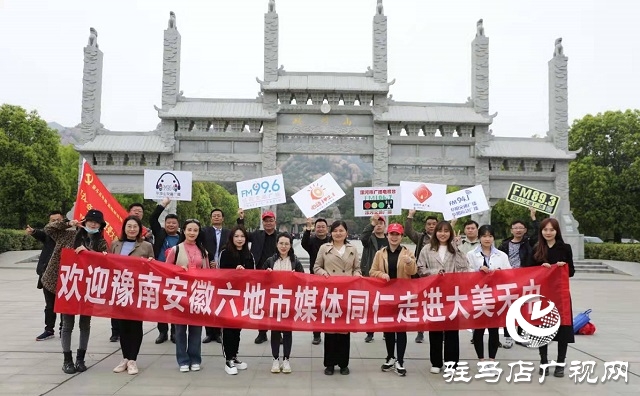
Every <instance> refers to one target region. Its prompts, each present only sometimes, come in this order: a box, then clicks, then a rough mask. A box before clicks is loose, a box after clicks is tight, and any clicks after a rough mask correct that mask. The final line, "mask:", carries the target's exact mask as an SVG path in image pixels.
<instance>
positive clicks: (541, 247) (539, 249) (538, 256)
mask: <svg viewBox="0 0 640 396" xmlns="http://www.w3.org/2000/svg"><path fill="white" fill-rule="evenodd" d="M549 224H551V226H552V227H553V228H554V229H555V230H556V243H558V242H559V243H564V240H563V239H562V232H560V224H559V223H558V220H556V219H554V218H552V217H547V218H546V219H544V220H542V221H541V222H540V228H538V243H537V244H536V247H535V248H534V253H533V258H534V259H535V260H536V261H542V262H544V261H546V260H547V253H548V252H549V245H547V240H546V239H544V237H543V236H542V230H543V229H544V228H545V227H546V226H547V225H549Z"/></svg>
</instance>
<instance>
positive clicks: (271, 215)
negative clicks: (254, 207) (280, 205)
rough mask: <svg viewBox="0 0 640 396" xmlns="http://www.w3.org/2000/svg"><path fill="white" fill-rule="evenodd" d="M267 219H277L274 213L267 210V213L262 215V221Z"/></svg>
mask: <svg viewBox="0 0 640 396" xmlns="http://www.w3.org/2000/svg"><path fill="white" fill-rule="evenodd" d="M267 217H273V218H274V219H275V218H276V215H275V213H273V212H272V211H270V210H267V211H266V212H264V213H263V214H262V220H264V219H266V218H267Z"/></svg>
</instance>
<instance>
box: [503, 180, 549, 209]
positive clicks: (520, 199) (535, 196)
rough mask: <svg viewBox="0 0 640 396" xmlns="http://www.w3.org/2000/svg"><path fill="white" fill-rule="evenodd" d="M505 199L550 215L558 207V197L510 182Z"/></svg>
mask: <svg viewBox="0 0 640 396" xmlns="http://www.w3.org/2000/svg"><path fill="white" fill-rule="evenodd" d="M507 201H509V202H512V203H514V204H517V205H521V206H526V207H527V208H534V209H535V210H537V211H538V212H543V213H547V214H550V215H552V214H554V213H555V212H556V209H557V208H558V203H559V202H560V197H559V196H558V195H555V194H551V193H548V192H546V191H542V190H539V189H537V188H534V187H529V186H525V185H524V184H520V183H511V188H510V189H509V193H508V194H507Z"/></svg>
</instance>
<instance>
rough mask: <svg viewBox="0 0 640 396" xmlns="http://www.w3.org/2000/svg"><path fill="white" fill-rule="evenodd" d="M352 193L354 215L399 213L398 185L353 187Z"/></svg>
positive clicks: (366, 215)
mask: <svg viewBox="0 0 640 396" xmlns="http://www.w3.org/2000/svg"><path fill="white" fill-rule="evenodd" d="M353 195H354V196H353V204H354V213H355V216H359V217H368V216H373V215H374V214H379V215H384V216H389V215H398V214H400V213H401V208H400V205H398V203H399V202H400V189H399V188H398V187H357V188H354V189H353ZM394 201H395V202H396V205H394Z"/></svg>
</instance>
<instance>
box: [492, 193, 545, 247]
mask: <svg viewBox="0 0 640 396" xmlns="http://www.w3.org/2000/svg"><path fill="white" fill-rule="evenodd" d="M545 217H548V215H547V214H545V213H542V212H536V218H537V219H538V220H542V219H543V218H545ZM514 220H520V221H524V223H525V224H527V227H528V229H529V231H531V228H530V227H529V224H530V223H531V215H530V214H529V209H528V208H526V207H524V206H522V205H516V204H514V203H511V202H509V201H507V200H505V199H501V200H499V201H498V202H497V203H496V204H495V205H493V208H491V225H492V226H493V229H494V230H495V233H496V240H499V239H505V238H507V237H510V236H511V223H512V222H513V221H514Z"/></svg>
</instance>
